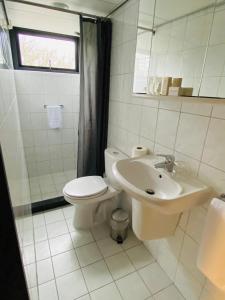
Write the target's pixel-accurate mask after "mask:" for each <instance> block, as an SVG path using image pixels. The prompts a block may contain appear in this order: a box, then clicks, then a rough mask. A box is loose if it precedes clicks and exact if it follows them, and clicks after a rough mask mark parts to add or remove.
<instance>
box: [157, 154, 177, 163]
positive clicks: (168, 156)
mask: <svg viewBox="0 0 225 300" xmlns="http://www.w3.org/2000/svg"><path fill="white" fill-rule="evenodd" d="M157 156H161V157H165V159H166V161H167V162H175V156H174V155H173V154H157Z"/></svg>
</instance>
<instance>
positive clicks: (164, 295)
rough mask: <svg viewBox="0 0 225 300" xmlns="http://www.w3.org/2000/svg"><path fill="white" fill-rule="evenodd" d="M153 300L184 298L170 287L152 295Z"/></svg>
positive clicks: (179, 299) (182, 299)
mask: <svg viewBox="0 0 225 300" xmlns="http://www.w3.org/2000/svg"><path fill="white" fill-rule="evenodd" d="M154 299H155V300H170V299H172V300H184V297H183V296H182V295H181V294H180V292H179V291H178V289H177V288H176V287H175V286H174V285H171V286H169V287H168V288H166V289H164V290H162V291H161V292H159V293H157V294H156V295H154Z"/></svg>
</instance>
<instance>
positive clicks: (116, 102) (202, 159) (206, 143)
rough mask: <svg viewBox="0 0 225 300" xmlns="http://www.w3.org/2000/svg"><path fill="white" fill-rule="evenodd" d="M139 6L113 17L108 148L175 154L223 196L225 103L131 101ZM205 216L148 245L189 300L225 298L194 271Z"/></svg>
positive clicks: (188, 216) (197, 213)
mask: <svg viewBox="0 0 225 300" xmlns="http://www.w3.org/2000/svg"><path fill="white" fill-rule="evenodd" d="M137 6H138V1H130V2H129V4H127V5H125V6H124V7H123V8H122V9H120V10H119V11H118V12H117V13H116V14H115V15H114V16H113V18H112V20H113V23H114V29H113V48H112V49H113V50H112V51H113V52H112V68H111V87H110V120H109V144H110V145H112V146H115V147H117V148H119V149H120V150H121V151H123V152H125V153H127V154H128V155H130V154H131V149H132V147H133V146H134V145H136V144H138V143H140V144H142V145H145V146H147V147H148V148H149V149H150V150H151V151H152V152H155V153H174V154H175V156H176V159H177V160H179V161H183V164H184V165H185V168H186V169H187V170H188V171H189V172H191V173H192V174H194V175H195V176H199V178H200V179H201V180H203V181H204V182H206V183H207V184H209V185H211V186H213V187H214V188H215V190H216V191H217V192H218V193H221V192H224V189H225V164H224V154H225V142H224V132H225V104H220V102H219V100H218V104H217V103H214V104H213V102H212V103H209V102H208V103H204V102H200V101H198V100H197V99H196V100H195V99H193V101H192V100H190V101H189V100H186V99H185V100H184V101H183V102H181V101H180V100H176V99H175V100H174V99H168V98H162V99H161V100H160V101H159V100H158V99H154V98H149V99H148V98H146V97H135V96H132V78H133V72H134V60H135V41H136V22H137V17H138V16H137V14H138V12H137V11H138V10H137ZM127 16H129V18H127ZM131 22H132V23H131ZM126 37H130V38H129V40H128V41H125V40H124V38H126ZM127 49H129V50H127ZM124 55H125V57H124ZM128 62H129V63H128ZM206 212H207V205H204V206H202V207H197V208H196V209H193V210H191V211H189V212H188V213H185V214H183V216H182V219H181V221H180V224H179V226H178V228H177V230H176V233H175V235H174V236H171V237H170V238H165V239H160V240H155V241H147V242H145V244H146V246H147V247H148V248H149V249H150V251H151V252H152V254H153V255H154V257H155V258H156V259H157V260H158V262H159V264H160V265H161V267H162V268H163V269H164V270H165V271H166V273H167V274H168V275H169V276H170V278H171V279H172V280H173V281H174V282H175V284H176V286H177V287H178V289H179V290H180V292H181V293H182V294H183V295H184V297H185V298H186V299H189V300H196V299H201V300H222V299H224V298H225V295H224V294H222V295H221V294H220V293H219V291H217V290H215V289H214V288H213V287H212V286H210V284H209V283H208V282H206V279H205V278H204V276H203V275H202V274H201V273H200V271H199V270H198V269H197V266H196V257H197V251H198V245H199V240H200V236H201V232H202V228H203V225H204V220H205V216H206Z"/></svg>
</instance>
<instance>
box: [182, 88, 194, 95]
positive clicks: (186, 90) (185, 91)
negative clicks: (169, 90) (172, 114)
mask: <svg viewBox="0 0 225 300" xmlns="http://www.w3.org/2000/svg"><path fill="white" fill-rule="evenodd" d="M192 94H193V88H192V87H182V88H181V96H185V97H191V96H192Z"/></svg>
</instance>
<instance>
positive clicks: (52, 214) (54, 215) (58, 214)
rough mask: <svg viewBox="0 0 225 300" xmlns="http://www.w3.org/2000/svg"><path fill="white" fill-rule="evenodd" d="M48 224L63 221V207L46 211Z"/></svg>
mask: <svg viewBox="0 0 225 300" xmlns="http://www.w3.org/2000/svg"><path fill="white" fill-rule="evenodd" d="M44 216H45V222H46V224H50V223H54V222H57V221H63V220H64V215H63V212H62V210H61V209H57V210H52V211H48V212H46V213H44Z"/></svg>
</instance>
